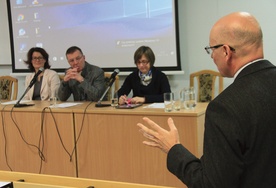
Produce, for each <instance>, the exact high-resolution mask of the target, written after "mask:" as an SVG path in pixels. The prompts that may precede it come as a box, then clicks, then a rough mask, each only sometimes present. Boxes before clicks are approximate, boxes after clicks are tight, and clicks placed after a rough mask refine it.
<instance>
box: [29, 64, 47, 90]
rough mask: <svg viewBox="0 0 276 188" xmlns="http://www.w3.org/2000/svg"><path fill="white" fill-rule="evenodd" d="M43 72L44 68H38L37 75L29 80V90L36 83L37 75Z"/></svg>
mask: <svg viewBox="0 0 276 188" xmlns="http://www.w3.org/2000/svg"><path fill="white" fill-rule="evenodd" d="M43 71H44V68H43V67H40V68H39V70H38V71H37V73H36V74H35V75H34V77H33V79H32V80H31V82H30V85H29V86H28V87H29V88H30V89H31V87H32V86H33V85H34V84H35V83H36V81H37V77H38V75H40V73H42V72H43Z"/></svg>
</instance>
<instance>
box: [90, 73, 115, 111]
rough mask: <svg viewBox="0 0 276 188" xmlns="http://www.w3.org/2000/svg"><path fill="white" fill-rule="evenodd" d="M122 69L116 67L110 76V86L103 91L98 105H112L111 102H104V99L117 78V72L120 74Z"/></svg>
mask: <svg viewBox="0 0 276 188" xmlns="http://www.w3.org/2000/svg"><path fill="white" fill-rule="evenodd" d="M119 72H120V70H119V69H115V70H114V71H113V73H112V74H111V76H110V79H109V84H108V87H107V88H106V90H105V92H104V93H103V95H102V97H101V98H100V100H99V101H98V102H97V103H96V105H95V106H96V107H106V106H111V104H102V103H101V102H102V100H103V98H104V97H105V95H106V93H107V92H108V90H109V89H110V88H111V86H112V84H113V83H114V81H115V80H116V76H117V74H119Z"/></svg>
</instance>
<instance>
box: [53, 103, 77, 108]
mask: <svg viewBox="0 0 276 188" xmlns="http://www.w3.org/2000/svg"><path fill="white" fill-rule="evenodd" d="M79 104H82V103H76V102H74V103H60V104H56V105H51V106H49V107H50V108H67V107H71V106H76V105H79Z"/></svg>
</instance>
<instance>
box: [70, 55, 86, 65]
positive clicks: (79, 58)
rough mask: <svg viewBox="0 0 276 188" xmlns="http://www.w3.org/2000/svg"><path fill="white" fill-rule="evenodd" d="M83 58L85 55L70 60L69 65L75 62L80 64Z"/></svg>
mask: <svg viewBox="0 0 276 188" xmlns="http://www.w3.org/2000/svg"><path fill="white" fill-rule="evenodd" d="M82 57H83V55H82V56H78V57H76V58H75V59H70V60H68V62H69V63H74V61H77V62H79V61H80V60H81V58H82Z"/></svg>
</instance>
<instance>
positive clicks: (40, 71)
mask: <svg viewBox="0 0 276 188" xmlns="http://www.w3.org/2000/svg"><path fill="white" fill-rule="evenodd" d="M43 71H44V68H43V67H40V68H39V70H38V71H37V73H36V74H35V75H34V77H33V79H32V80H31V82H30V84H29V86H28V87H27V88H26V90H25V92H24V93H23V95H22V96H21V98H20V99H19V100H18V101H17V103H16V104H15V105H14V107H25V106H33V105H34V104H20V101H21V100H22V99H23V97H24V96H25V95H26V93H28V91H29V90H30V89H31V88H32V86H33V85H34V84H35V83H36V81H37V77H38V75H40V73H42V72H43Z"/></svg>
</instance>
